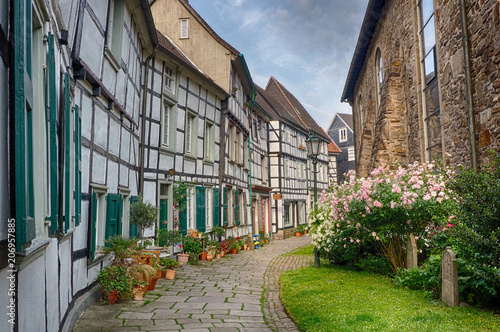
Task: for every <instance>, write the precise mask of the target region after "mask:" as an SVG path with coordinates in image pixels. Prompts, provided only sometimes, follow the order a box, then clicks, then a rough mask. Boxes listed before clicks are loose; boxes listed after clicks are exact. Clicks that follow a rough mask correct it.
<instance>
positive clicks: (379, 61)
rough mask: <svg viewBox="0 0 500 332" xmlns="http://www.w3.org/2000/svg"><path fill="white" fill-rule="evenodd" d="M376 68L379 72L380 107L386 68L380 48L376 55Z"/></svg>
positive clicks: (378, 91)
mask: <svg viewBox="0 0 500 332" xmlns="http://www.w3.org/2000/svg"><path fill="white" fill-rule="evenodd" d="M375 68H376V70H377V82H376V83H377V93H378V105H379V106H380V98H381V93H382V85H383V83H384V68H383V63H382V52H380V48H377V53H376V54H375Z"/></svg>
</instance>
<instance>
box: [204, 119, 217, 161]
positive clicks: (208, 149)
mask: <svg viewBox="0 0 500 332" xmlns="http://www.w3.org/2000/svg"><path fill="white" fill-rule="evenodd" d="M214 136H215V134H214V124H213V123H211V122H209V121H207V120H205V139H204V144H205V161H208V162H213V161H214V146H215V137H214Z"/></svg>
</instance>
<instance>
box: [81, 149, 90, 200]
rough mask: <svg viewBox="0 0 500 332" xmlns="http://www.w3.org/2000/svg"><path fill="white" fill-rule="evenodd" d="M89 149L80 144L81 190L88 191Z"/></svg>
mask: <svg viewBox="0 0 500 332" xmlns="http://www.w3.org/2000/svg"><path fill="white" fill-rule="evenodd" d="M89 179H90V150H89V149H87V148H86V147H84V146H82V192H84V193H88V192H89V185H90V183H89Z"/></svg>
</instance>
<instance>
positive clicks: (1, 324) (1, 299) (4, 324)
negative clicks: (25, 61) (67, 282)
mask: <svg viewBox="0 0 500 332" xmlns="http://www.w3.org/2000/svg"><path fill="white" fill-rule="evenodd" d="M0 15H1V14H0ZM5 82H6V81H5ZM10 276H11V273H10V272H8V271H7V269H3V270H1V271H0V280H2V282H0V294H2V296H0V307H1V308H2V310H4V312H3V314H2V318H1V319H0V331H6V332H11V331H14V325H13V324H11V323H9V319H11V318H13V317H9V316H8V315H7V314H8V313H9V310H10V309H9V308H7V306H9V305H10V296H9V294H8V292H9V288H10V280H11V279H7V278H8V277H10ZM12 282H14V279H12ZM13 288H14V286H13Z"/></svg>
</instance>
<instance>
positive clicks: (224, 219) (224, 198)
mask: <svg viewBox="0 0 500 332" xmlns="http://www.w3.org/2000/svg"><path fill="white" fill-rule="evenodd" d="M227 191H228V189H227V188H224V190H223V191H222V193H223V195H222V196H223V197H222V201H223V203H224V206H223V209H224V218H223V221H224V226H227V224H228V222H227V212H228V211H227V194H228V193H227Z"/></svg>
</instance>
